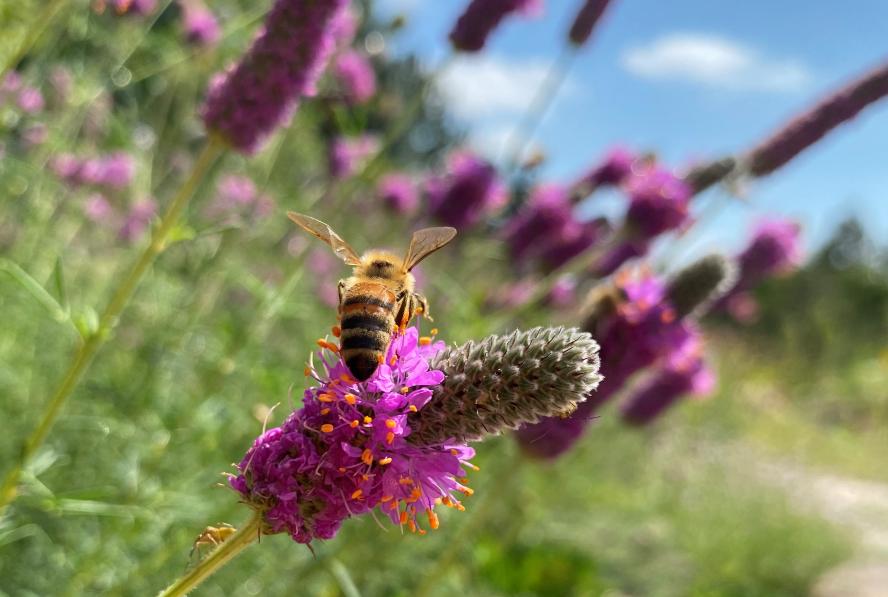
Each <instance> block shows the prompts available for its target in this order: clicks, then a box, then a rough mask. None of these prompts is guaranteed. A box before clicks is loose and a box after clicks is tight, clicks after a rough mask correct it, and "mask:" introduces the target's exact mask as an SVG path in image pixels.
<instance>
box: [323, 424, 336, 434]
mask: <svg viewBox="0 0 888 597" xmlns="http://www.w3.org/2000/svg"><path fill="white" fill-rule="evenodd" d="M321 431H323V432H324V433H330V432H331V431H333V425H331V424H330V423H324V424H323V425H321Z"/></svg>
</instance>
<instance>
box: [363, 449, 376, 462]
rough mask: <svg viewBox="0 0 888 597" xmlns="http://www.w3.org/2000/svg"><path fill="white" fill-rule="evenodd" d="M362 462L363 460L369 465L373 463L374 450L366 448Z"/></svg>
mask: <svg viewBox="0 0 888 597" xmlns="http://www.w3.org/2000/svg"><path fill="white" fill-rule="evenodd" d="M361 462H363V463H364V464H366V465H367V466H370V465H371V464H373V451H372V450H371V449H370V448H366V449H365V450H364V452H363V453H362V454H361Z"/></svg>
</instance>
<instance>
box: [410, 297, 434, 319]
mask: <svg viewBox="0 0 888 597" xmlns="http://www.w3.org/2000/svg"><path fill="white" fill-rule="evenodd" d="M413 299H414V300H415V301H416V303H417V305H416V308H415V312H416V313H419V314H420V315H422V316H423V317H425V318H426V319H428V320H429V321H434V319H432V316H431V315H429V300H428V299H427V298H426V297H424V296H423V295H421V294H416V293H414V294H413Z"/></svg>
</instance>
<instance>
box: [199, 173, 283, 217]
mask: <svg viewBox="0 0 888 597" xmlns="http://www.w3.org/2000/svg"><path fill="white" fill-rule="evenodd" d="M273 209H274V200H273V199H272V198H271V197H270V196H269V195H266V194H264V193H260V192H259V189H257V188H256V184H255V183H254V182H253V181H252V180H251V179H250V178H248V177H246V176H240V175H236V174H229V175H226V176H224V177H222V179H221V180H220V181H219V184H218V186H217V187H216V196H215V198H214V199H213V201H211V202H210V204H209V206H208V207H207V211H206V216H207V217H208V218H209V219H211V220H224V221H227V222H229V223H232V224H237V223H243V222H247V221H249V222H257V221H259V220H261V219H263V218H265V217H267V216H268V215H270V214H271V211H272V210H273Z"/></svg>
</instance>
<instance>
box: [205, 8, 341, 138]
mask: <svg viewBox="0 0 888 597" xmlns="http://www.w3.org/2000/svg"><path fill="white" fill-rule="evenodd" d="M347 4H348V2H347V0H277V1H276V2H275V3H274V6H273V7H272V9H271V11H270V12H269V14H268V17H267V18H266V21H265V25H264V27H263V29H262V31H261V32H260V33H259V35H258V37H257V38H256V40H255V41H254V42H253V45H252V47H251V48H250V49H249V51H248V52H247V53H246V54H245V55H244V57H243V58H242V59H241V61H240V63H238V64H237V65H236V66H235V67H234V68H233V69H231V70H230V71H229V72H227V73H226V74H225V75H224V76H223V77H221V78H217V79H216V80H215V81H214V82H213V83H211V85H210V89H209V92H208V96H207V101H206V104H205V105H204V109H203V118H204V123H205V125H206V127H207V129H208V130H209V131H211V132H214V133H216V134H218V135H220V136H221V137H222V138H223V139H224V140H225V141H226V142H228V143H229V144H230V145H231V146H232V147H233V148H234V149H237V150H239V151H241V152H244V153H252V152H254V151H255V150H256V149H257V148H258V147H259V144H260V142H261V141H262V140H263V139H264V138H265V137H267V136H268V135H269V134H270V133H271V132H272V131H273V130H274V129H275V128H276V127H278V126H280V125H281V124H282V123H283V122H284V121H286V120H287V119H288V118H290V117H291V116H292V115H293V113H294V112H295V109H296V107H297V104H298V101H299V99H300V98H301V97H303V96H310V95H314V93H315V91H316V89H315V85H316V83H317V81H318V79H319V77H320V75H321V73H322V72H323V70H324V67H325V66H326V64H327V59H328V58H329V56H330V54H331V53H332V51H333V49H334V45H335V39H334V37H333V31H332V29H333V27H332V25H334V24H335V23H336V21H337V19H339V18H341V14H342V12H343V11H344V10H345V7H346V6H347Z"/></svg>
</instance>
